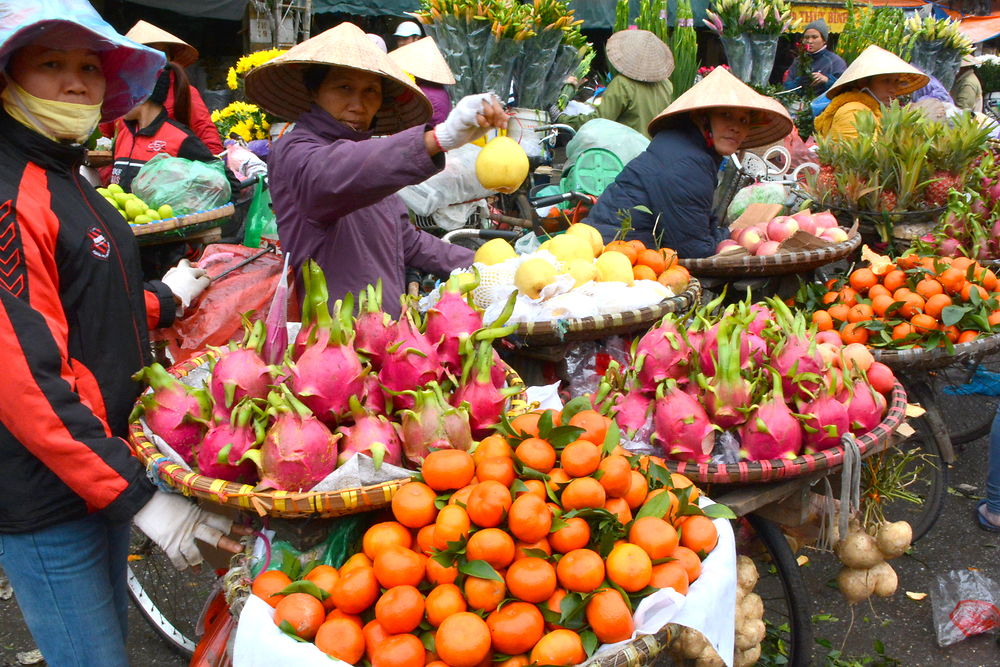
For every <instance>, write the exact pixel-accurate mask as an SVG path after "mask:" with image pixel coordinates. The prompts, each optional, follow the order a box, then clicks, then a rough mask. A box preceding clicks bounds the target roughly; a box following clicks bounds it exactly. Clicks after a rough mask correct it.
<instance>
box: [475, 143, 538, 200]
mask: <svg viewBox="0 0 1000 667" xmlns="http://www.w3.org/2000/svg"><path fill="white" fill-rule="evenodd" d="M528 168H529V167H528V156H527V154H526V153H525V152H524V149H523V148H521V147H520V146H519V145H518V143H517V142H516V141H514V140H513V139H511V138H510V137H497V138H496V139H492V140H490V142H489V143H487V144H486V145H485V146H483V150H481V151H479V156H478V157H477V158H476V178H478V179H479V184H480V185H482V186H483V187H484V188H486V189H487V190H496V191H497V192H505V193H508V194H509V193H511V192H514V190H517V188H518V186H520V185H521V183H523V182H524V179H525V178H527V177H528Z"/></svg>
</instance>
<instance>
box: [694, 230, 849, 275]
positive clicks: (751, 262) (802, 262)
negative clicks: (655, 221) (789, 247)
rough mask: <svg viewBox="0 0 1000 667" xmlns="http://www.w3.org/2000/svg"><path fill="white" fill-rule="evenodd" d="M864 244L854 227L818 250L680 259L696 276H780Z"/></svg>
mask: <svg viewBox="0 0 1000 667" xmlns="http://www.w3.org/2000/svg"><path fill="white" fill-rule="evenodd" d="M860 245H861V235H860V234H859V233H858V232H857V231H855V232H853V233H851V234H850V236H848V238H847V240H846V241H842V242H840V243H834V244H832V245H828V246H826V247H825V248H816V249H815V250H801V251H796V252H782V253H778V254H777V255H767V256H764V257H754V256H752V255H747V256H740V257H727V256H726V255H722V256H715V257H703V258H700V259H682V260H679V262H680V264H681V266H683V267H685V268H686V269H687V270H688V271H690V272H691V273H692V274H693V275H696V276H718V277H722V278H737V277H742V276H778V275H785V274H789V273H799V272H802V271H809V270H811V269H816V268H819V267H821V266H825V265H826V264H830V263H831V262H836V261H837V260H838V259H843V258H844V257H847V256H848V255H850V254H851V253H852V252H854V251H855V250H857V249H858V246H860Z"/></svg>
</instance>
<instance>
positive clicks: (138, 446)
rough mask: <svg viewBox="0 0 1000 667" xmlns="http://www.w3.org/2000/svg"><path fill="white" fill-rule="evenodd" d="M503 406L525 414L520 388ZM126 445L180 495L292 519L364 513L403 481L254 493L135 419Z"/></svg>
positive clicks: (181, 370) (186, 366) (178, 370)
mask: <svg viewBox="0 0 1000 667" xmlns="http://www.w3.org/2000/svg"><path fill="white" fill-rule="evenodd" d="M216 354H217V353H215V352H211V351H209V352H205V353H204V354H201V355H199V356H197V357H194V358H192V359H189V360H188V361H186V362H184V363H182V364H179V365H177V366H174V367H172V368H170V369H168V372H169V373H170V374H171V375H173V376H175V377H178V378H182V377H184V376H186V375H187V374H188V373H190V372H191V371H192V370H194V369H195V368H198V367H199V366H201V365H202V364H205V363H208V361H209V360H210V359H212V358H213V356H215V355H216ZM501 363H502V362H501ZM504 368H505V370H506V372H507V383H508V385H513V384H520V383H521V378H520V377H518V375H517V373H515V372H514V370H513V369H511V368H510V367H508V366H506V365H505V366H504ZM508 410H509V413H510V414H519V413H522V412H526V411H527V410H528V400H527V395H526V394H525V393H524V392H522V393H520V394H518V395H516V396H514V397H512V398H511V399H510V401H509V408H508ZM129 444H130V445H131V447H132V451H133V452H135V455H136V457H137V458H138V459H139V460H140V461H142V463H143V465H145V466H146V469H147V470H148V471H150V472H151V473H152V474H154V475H156V476H157V477H158V478H159V479H160V480H162V481H163V482H164V483H165V484H166V485H167V486H170V487H171V488H174V489H176V490H178V491H180V492H181V493H182V494H184V495H186V496H194V497H196V498H201V499H204V500H207V501H209V502H213V503H217V504H220V505H230V506H232V507H236V508H238V509H241V510H252V511H254V512H256V513H257V514H259V515H260V516H265V515H269V516H273V517H281V518H285V519H297V518H305V517H310V518H312V517H337V516H345V515H348V514H356V513H358V512H367V511H370V510H374V509H379V508H381V507H385V506H387V505H388V504H389V502H390V501H391V500H392V496H393V495H395V493H396V491H398V490H399V488H400V487H401V486H402V485H403V484H405V483H406V482H407V481H408V480H407V479H396V480H390V481H388V482H382V483H380V484H373V485H370V486H364V487H359V488H352V489H341V490H338V491H322V492H313V491H303V492H299V491H257V490H255V488H254V487H253V486H252V485H250V484H240V483H237V482H229V481H226V480H224V479H216V478H214V477H206V476H205V475H200V474H198V473H196V472H193V471H191V470H186V469H185V468H183V467H182V466H179V465H177V464H176V463H174V462H173V461H172V460H170V459H169V458H168V457H167V456H166V455H164V454H163V453H162V452H161V451H160V450H159V449H157V447H156V445H155V444H153V443H152V442H151V441H150V440H149V438H147V437H146V434H145V432H144V431H143V429H142V424H140V423H139V422H138V421H136V422H133V423H132V424H130V425H129Z"/></svg>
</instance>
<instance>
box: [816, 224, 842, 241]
mask: <svg viewBox="0 0 1000 667" xmlns="http://www.w3.org/2000/svg"><path fill="white" fill-rule="evenodd" d="M819 237H820V238H821V239H825V240H827V241H829V242H830V243H843V242H844V241H846V240H847V232H846V231H844V230H843V229H841V228H840V227H830V228H829V229H824V230H823V233H822V234H820V235H819Z"/></svg>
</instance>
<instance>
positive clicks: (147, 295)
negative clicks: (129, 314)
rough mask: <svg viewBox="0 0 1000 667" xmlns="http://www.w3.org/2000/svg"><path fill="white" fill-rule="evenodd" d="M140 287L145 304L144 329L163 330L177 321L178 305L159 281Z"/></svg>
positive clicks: (168, 290) (171, 293)
mask: <svg viewBox="0 0 1000 667" xmlns="http://www.w3.org/2000/svg"><path fill="white" fill-rule="evenodd" d="M142 287H143V293H142V296H143V299H144V300H145V302H146V327H147V328H149V329H163V328H165V327H169V326H170V325H171V324H173V323H174V320H175V319H177V306H178V305H179V304H178V302H177V297H175V296H174V293H173V292H171V291H170V288H169V287H167V286H166V285H164V284H163V283H162V282H160V281H159V280H150V281H149V282H147V283H144V284H143V286H142Z"/></svg>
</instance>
